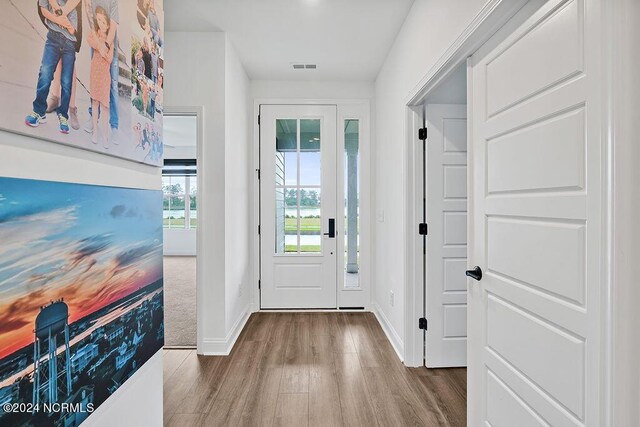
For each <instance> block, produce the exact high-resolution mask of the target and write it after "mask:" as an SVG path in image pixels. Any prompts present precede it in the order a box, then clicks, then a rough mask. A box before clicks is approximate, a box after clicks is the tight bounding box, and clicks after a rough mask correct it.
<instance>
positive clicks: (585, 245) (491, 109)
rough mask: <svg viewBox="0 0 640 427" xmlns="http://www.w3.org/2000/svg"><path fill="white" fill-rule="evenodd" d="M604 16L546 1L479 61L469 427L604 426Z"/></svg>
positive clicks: (474, 67)
mask: <svg viewBox="0 0 640 427" xmlns="http://www.w3.org/2000/svg"><path fill="white" fill-rule="evenodd" d="M600 6H601V2H600V1H598V0H549V1H548V2H547V3H545V4H544V6H542V7H541V8H540V9H539V10H538V11H537V12H535V13H534V15H533V16H532V17H531V18H530V19H528V20H526V21H525V22H524V23H523V24H522V25H520V26H519V27H518V28H517V29H515V31H514V32H512V33H511V34H510V35H509V36H507V37H506V38H505V39H504V40H503V41H501V42H497V43H494V45H493V46H491V45H490V44H491V41H490V42H489V44H488V45H485V47H484V48H482V49H481V50H480V51H478V52H477V53H476V54H474V56H473V57H472V58H471V59H470V62H469V71H470V73H471V75H472V78H471V80H470V87H471V106H472V108H471V110H470V111H471V116H470V121H471V124H472V131H471V134H472V144H470V148H471V149H472V152H471V161H470V164H469V166H470V167H471V168H472V169H473V170H472V172H471V173H472V176H473V184H474V188H473V192H472V195H473V201H472V203H471V205H470V206H471V207H472V210H471V212H470V217H471V218H472V219H473V220H472V222H471V223H470V226H471V227H472V230H471V233H470V239H471V240H470V242H469V247H470V249H471V252H470V256H469V264H468V268H469V274H470V275H471V276H474V278H472V277H470V278H469V279H468V286H469V290H468V304H469V306H468V317H469V320H468V347H469V357H468V362H469V365H468V376H469V385H468V387H469V388H468V390H469V395H468V405H469V411H468V421H469V423H468V424H469V425H470V426H489V425H490V426H493V427H500V426H515V425H518V426H550V425H551V426H594V427H595V426H599V425H604V423H603V419H602V418H601V417H602V412H601V411H602V408H603V404H602V403H601V396H602V394H601V390H602V384H603V377H602V370H603V367H602V366H603V364H602V357H601V354H602V351H601V348H602V347H601V334H602V328H601V324H602V322H601V311H602V310H601V304H602V295H603V277H602V265H603V260H602V254H603V251H602V248H603V237H602V236H603V212H604V209H603V201H602V199H603V197H602V192H603V188H602V185H603V184H602V179H603V178H602V175H603V164H602V163H603V154H602V129H601V128H602V125H601V115H602V110H601V102H602V99H601V98H602V97H601V90H602V89H601V88H602V86H601V70H602V68H603V66H602V62H601V58H600V54H601V52H602V47H601V42H600V40H601V38H600V35H599V28H600V19H601V16H602V15H601V12H600V11H599V8H600ZM481 273H482V276H481V275H480V274H481Z"/></svg>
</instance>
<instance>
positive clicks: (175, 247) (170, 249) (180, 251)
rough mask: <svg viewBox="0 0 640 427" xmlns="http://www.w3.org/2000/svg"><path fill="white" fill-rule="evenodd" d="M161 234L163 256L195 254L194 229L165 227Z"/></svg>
mask: <svg viewBox="0 0 640 427" xmlns="http://www.w3.org/2000/svg"><path fill="white" fill-rule="evenodd" d="M162 236H163V242H162V253H163V254H164V255H165V256H196V253H197V251H196V241H197V239H196V230H194V229H173V228H165V229H163V230H162Z"/></svg>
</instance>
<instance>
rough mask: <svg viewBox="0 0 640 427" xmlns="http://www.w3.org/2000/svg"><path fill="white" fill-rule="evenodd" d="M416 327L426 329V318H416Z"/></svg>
mask: <svg viewBox="0 0 640 427" xmlns="http://www.w3.org/2000/svg"><path fill="white" fill-rule="evenodd" d="M418 328H420V329H424V330H425V331H426V330H427V319H425V318H424V317H421V318H419V319H418Z"/></svg>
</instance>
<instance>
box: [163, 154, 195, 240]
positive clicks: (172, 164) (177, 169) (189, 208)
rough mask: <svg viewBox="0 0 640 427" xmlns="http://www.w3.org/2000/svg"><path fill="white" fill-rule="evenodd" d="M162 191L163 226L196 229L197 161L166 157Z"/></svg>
mask: <svg viewBox="0 0 640 427" xmlns="http://www.w3.org/2000/svg"><path fill="white" fill-rule="evenodd" d="M162 192H163V197H162V201H163V214H162V217H163V221H162V224H163V227H164V228H170V229H195V228H196V227H197V224H198V213H197V207H198V202H197V193H198V182H197V175H196V161H195V160H192V159H179V160H174V159H165V166H164V168H163V170H162Z"/></svg>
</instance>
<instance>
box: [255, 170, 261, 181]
mask: <svg viewBox="0 0 640 427" xmlns="http://www.w3.org/2000/svg"><path fill="white" fill-rule="evenodd" d="M256 172H257V173H258V181H259V180H260V169H256Z"/></svg>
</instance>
